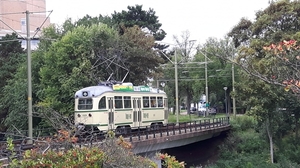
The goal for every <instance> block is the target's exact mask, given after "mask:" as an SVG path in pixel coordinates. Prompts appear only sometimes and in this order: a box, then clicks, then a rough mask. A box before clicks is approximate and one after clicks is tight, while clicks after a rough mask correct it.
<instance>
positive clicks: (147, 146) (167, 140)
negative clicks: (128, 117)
mask: <svg viewBox="0 0 300 168" xmlns="http://www.w3.org/2000/svg"><path fill="white" fill-rule="evenodd" d="M230 128H231V127H230V123H229V117H224V118H212V119H205V120H198V121H192V122H184V123H179V124H168V125H167V126H165V127H160V128H157V129H154V130H149V129H146V130H144V131H139V130H138V131H137V132H135V133H134V134H131V135H130V136H127V137H126V138H127V139H128V140H129V141H130V142H131V144H132V145H133V152H134V153H136V154H142V153H149V152H157V151H160V150H162V149H168V148H174V147H179V146H184V145H188V144H191V143H195V142H199V141H203V140H206V139H210V138H213V137H216V136H219V135H220V134H222V133H224V132H226V131H228V130H230Z"/></svg>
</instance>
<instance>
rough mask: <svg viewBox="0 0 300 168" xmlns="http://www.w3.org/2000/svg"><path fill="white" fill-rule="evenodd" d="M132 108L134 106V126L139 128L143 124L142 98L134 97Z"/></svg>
mask: <svg viewBox="0 0 300 168" xmlns="http://www.w3.org/2000/svg"><path fill="white" fill-rule="evenodd" d="M132 101H133V102H132V106H133V126H134V127H139V126H141V122H142V109H141V98H140V97H133V98H132Z"/></svg>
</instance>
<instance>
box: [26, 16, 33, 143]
mask: <svg viewBox="0 0 300 168" xmlns="http://www.w3.org/2000/svg"><path fill="white" fill-rule="evenodd" d="M26 29H27V30H26V31H27V80H28V98H27V100H28V137H29V138H30V139H32V138H33V137H32V86H31V40H30V24H29V11H26Z"/></svg>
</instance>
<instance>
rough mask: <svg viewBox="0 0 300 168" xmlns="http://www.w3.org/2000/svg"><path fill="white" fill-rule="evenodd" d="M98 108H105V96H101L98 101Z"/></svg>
mask: <svg viewBox="0 0 300 168" xmlns="http://www.w3.org/2000/svg"><path fill="white" fill-rule="evenodd" d="M98 109H106V97H105V96H104V97H102V98H101V99H100V101H99V105H98Z"/></svg>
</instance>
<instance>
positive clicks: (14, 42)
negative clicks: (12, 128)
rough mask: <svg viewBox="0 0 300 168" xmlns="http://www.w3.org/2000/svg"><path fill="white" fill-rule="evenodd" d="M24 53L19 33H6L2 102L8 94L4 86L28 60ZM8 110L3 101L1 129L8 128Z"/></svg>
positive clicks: (1, 48)
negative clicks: (6, 124) (4, 90)
mask: <svg viewBox="0 0 300 168" xmlns="http://www.w3.org/2000/svg"><path fill="white" fill-rule="evenodd" d="M24 53H25V52H24V49H23V48H22V46H21V42H20V41H19V40H18V39H17V35H16V34H15V33H13V34H11V35H6V36H4V37H3V38H2V39H1V40H0V78H1V81H0V89H1V90H2V92H1V93H0V97H1V102H4V99H5V97H6V96H7V95H6V94H4V92H3V89H4V87H5V86H6V85H7V84H8V81H9V80H11V79H12V78H13V77H14V75H15V73H16V71H17V69H18V67H19V66H20V64H21V63H24V62H25V60H26V56H25V54H24ZM8 111H9V109H8V107H7V106H6V105H5V104H3V103H1V105H0V119H1V126H0V130H1V131H5V129H6V127H5V126H4V125H3V121H4V120H5V118H6V116H7V114H8Z"/></svg>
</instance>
